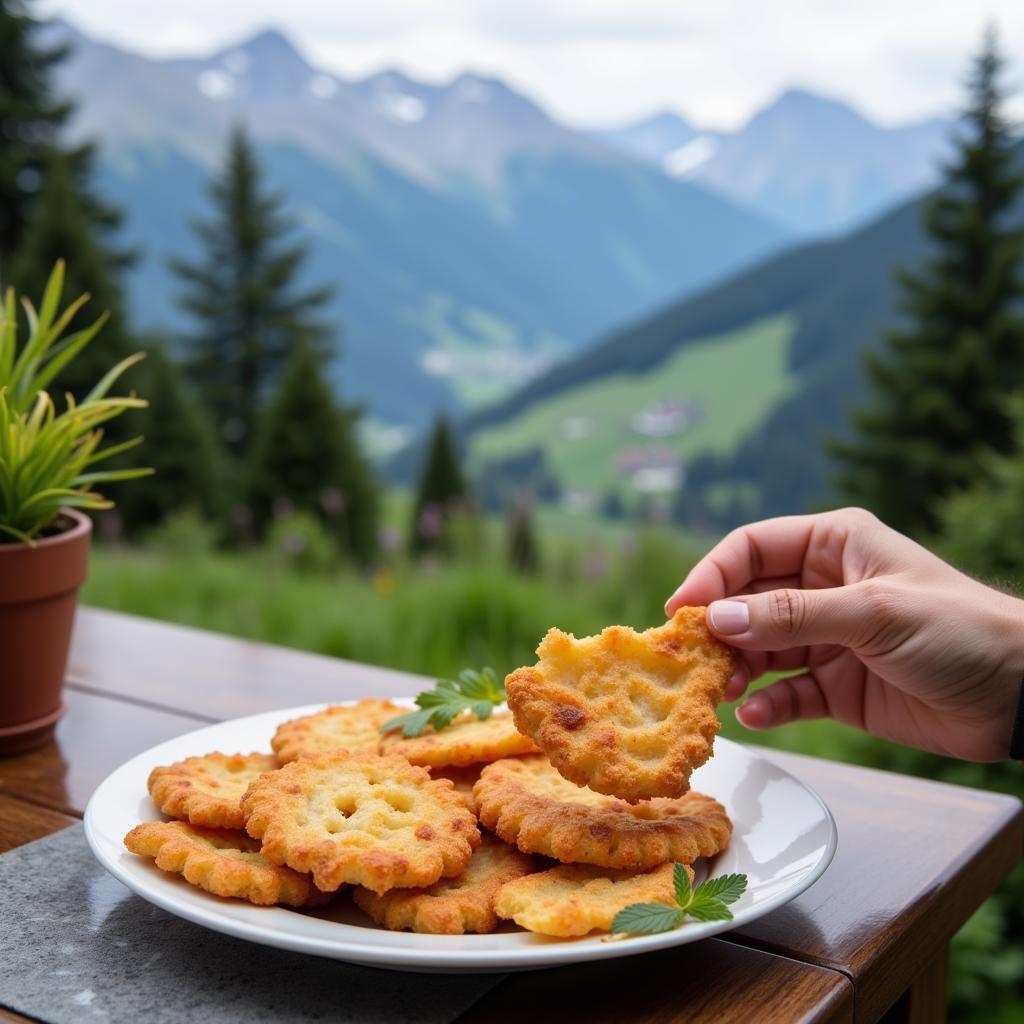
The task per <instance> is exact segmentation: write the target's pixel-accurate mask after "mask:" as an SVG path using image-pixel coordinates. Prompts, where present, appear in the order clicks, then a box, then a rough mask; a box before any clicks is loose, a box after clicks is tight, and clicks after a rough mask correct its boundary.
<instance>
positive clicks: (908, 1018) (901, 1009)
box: [880, 946, 949, 1024]
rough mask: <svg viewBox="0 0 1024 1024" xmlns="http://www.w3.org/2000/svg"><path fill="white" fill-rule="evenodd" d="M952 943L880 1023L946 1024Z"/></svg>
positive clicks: (913, 983) (920, 975) (922, 973)
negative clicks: (950, 948)
mask: <svg viewBox="0 0 1024 1024" xmlns="http://www.w3.org/2000/svg"><path fill="white" fill-rule="evenodd" d="M948 980H949V946H946V947H945V948H944V949H943V950H942V951H941V952H940V953H937V954H936V955H935V956H934V957H932V959H931V960H930V961H929V962H928V963H927V964H925V966H924V969H923V970H922V971H921V973H920V974H918V976H917V977H916V978H915V979H914V980H913V982H911V984H910V988H908V989H907V990H906V992H904V993H903V995H901V996H900V997H899V999H897V1000H896V1002H895V1003H894V1004H893V1005H892V1006H891V1007H890V1008H889V1010H888V1012H887V1013H886V1014H885V1016H884V1017H882V1019H881V1021H880V1024H945V1021H946V999H947V991H946V990H947V983H948Z"/></svg>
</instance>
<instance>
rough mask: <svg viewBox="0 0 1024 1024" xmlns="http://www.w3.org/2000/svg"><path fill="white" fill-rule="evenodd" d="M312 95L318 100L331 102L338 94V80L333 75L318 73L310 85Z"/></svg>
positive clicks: (311, 79) (310, 81)
mask: <svg viewBox="0 0 1024 1024" xmlns="http://www.w3.org/2000/svg"><path fill="white" fill-rule="evenodd" d="M308 88H309V91H310V93H312V95H313V96H314V97H315V98H316V99H318V100H329V99H330V98H331V97H332V96H334V95H336V94H337V92H338V80H337V79H336V78H334V77H333V76H332V75H325V74H323V73H318V74H315V75H313V77H312V78H310V80H309V83H308Z"/></svg>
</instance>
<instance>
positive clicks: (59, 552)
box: [0, 509, 92, 755]
mask: <svg viewBox="0 0 1024 1024" xmlns="http://www.w3.org/2000/svg"><path fill="white" fill-rule="evenodd" d="M61 521H62V522H63V524H64V525H65V527H66V528H65V529H64V530H63V531H62V532H60V533H57V534H54V535H53V536H51V537H44V538H43V539H42V540H39V541H37V542H36V544H35V546H34V547H33V546H31V545H29V544H5V543H0V755H5V754H18V753H21V752H22V751H25V750H31V749H32V748H33V747H40V746H42V745H43V744H44V743H46V742H47V741H48V740H49V739H50V738H51V737H52V735H53V730H54V726H56V724H57V719H58V718H60V716H61V715H62V714H63V713H64V703H63V701H62V699H61V689H62V687H63V684H64V668H65V665H66V663H67V657H68V644H69V643H70V641H71V624H72V621H73V619H74V617H75V603H76V601H77V598H78V588H79V587H80V586H81V584H82V582H83V581H84V580H85V574H86V569H87V567H88V562H89V540H90V537H91V535H92V523H91V522H90V521H89V518H88V517H87V516H85V515H83V514H82V513H81V512H76V511H74V510H72V509H65V510H64V511H63V512H62V513H61Z"/></svg>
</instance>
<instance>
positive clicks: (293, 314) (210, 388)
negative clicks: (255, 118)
mask: <svg viewBox="0 0 1024 1024" xmlns="http://www.w3.org/2000/svg"><path fill="white" fill-rule="evenodd" d="M210 197H211V199H212V201H213V204H214V207H215V217H214V219H213V220H210V221H202V222H199V223H197V224H196V225H195V230H196V233H197V235H198V237H199V239H200V241H201V243H202V246H203V249H204V253H203V257H202V259H201V261H200V262H198V263H188V262H185V261H182V260H175V261H173V262H172V268H173V269H174V271H175V272H176V273H177V274H178V275H179V277H180V278H181V280H182V282H183V284H184V286H185V287H184V293H183V296H182V300H181V305H182V307H183V308H184V309H185V310H186V311H187V312H189V313H190V314H191V315H192V316H193V317H194V319H195V320H196V321H197V324H198V331H197V332H196V333H195V335H194V336H193V337H192V338H191V339H190V347H191V359H190V363H189V370H190V375H191V377H192V379H193V380H194V381H195V383H196V384H197V386H198V387H199V389H200V392H201V394H202V396H203V398H204V400H205V402H206V404H207V406H208V407H209V408H210V410H211V412H212V413H213V415H214V417H215V418H216V420H217V422H218V423H219V424H220V428H221V431H222V433H223V436H224V440H225V441H226V443H227V445H228V448H229V450H230V451H231V453H232V454H233V455H236V456H243V455H245V454H246V453H247V452H249V451H250V450H251V445H252V443H253V441H254V438H255V435H256V422H257V418H258V414H259V408H260V403H261V401H262V399H263V398H264V397H265V395H266V392H267V389H268V387H269V386H270V384H271V383H272V382H273V381H274V380H276V379H277V376H278V374H279V372H280V369H281V367H282V366H283V365H284V363H285V362H286V360H287V358H288V356H289V354H290V353H291V351H292V349H293V348H295V346H296V344H297V343H298V342H300V341H304V342H306V343H309V344H313V343H319V342H320V341H321V340H322V339H323V331H322V329H321V327H320V326H318V325H317V324H316V323H315V321H314V320H313V314H314V311H315V310H316V308H317V307H318V306H320V305H321V304H322V303H323V302H325V301H326V300H327V298H328V297H329V296H330V294H331V292H330V289H328V288H320V289H314V290H307V291H299V290H297V288H296V278H297V276H298V274H299V272H300V271H301V269H302V265H303V263H304V261H305V259H306V253H307V250H306V247H305V246H304V245H302V244H289V242H288V241H287V238H286V236H287V235H288V234H289V233H290V232H291V230H292V227H293V224H292V221H291V220H290V219H289V218H288V217H287V216H286V215H285V213H284V212H283V210H282V206H283V200H282V198H281V197H280V196H279V195H277V194H276V193H272V192H269V191H267V189H266V187H265V186H264V184H263V181H262V170H261V168H260V165H259V162H258V161H257V158H256V155H255V153H254V152H253V149H252V146H251V144H250V142H249V140H248V137H247V136H246V134H245V131H244V130H243V129H242V128H241V127H236V128H235V129H234V131H233V132H232V135H231V138H230V141H229V143H228V150H227V158H226V160H225V164H224V168H223V170H222V172H221V173H220V175H219V177H217V178H216V180H215V181H213V183H212V184H211V186H210Z"/></svg>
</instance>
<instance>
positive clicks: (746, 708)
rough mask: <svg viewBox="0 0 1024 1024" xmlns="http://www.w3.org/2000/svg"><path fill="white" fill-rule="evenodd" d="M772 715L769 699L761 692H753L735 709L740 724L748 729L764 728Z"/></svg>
mask: <svg viewBox="0 0 1024 1024" xmlns="http://www.w3.org/2000/svg"><path fill="white" fill-rule="evenodd" d="M771 716H772V709H771V701H769V700H768V698H767V697H765V696H764V694H762V693H754V694H751V696H750V697H748V698H747V699H746V700H745V701H744V702H743V704H741V705H740V706H739V707H738V708H737V709H736V717H737V719H739V723H740V725H745V726H746V727H747V728H748V729H764V728H766V727H767V726H768V723H769V721H770V719H771Z"/></svg>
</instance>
